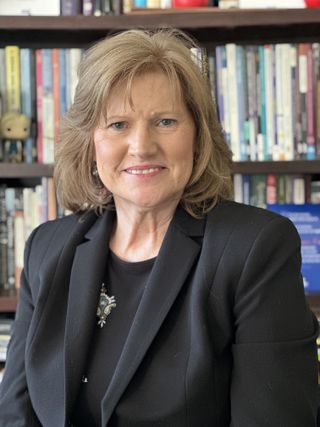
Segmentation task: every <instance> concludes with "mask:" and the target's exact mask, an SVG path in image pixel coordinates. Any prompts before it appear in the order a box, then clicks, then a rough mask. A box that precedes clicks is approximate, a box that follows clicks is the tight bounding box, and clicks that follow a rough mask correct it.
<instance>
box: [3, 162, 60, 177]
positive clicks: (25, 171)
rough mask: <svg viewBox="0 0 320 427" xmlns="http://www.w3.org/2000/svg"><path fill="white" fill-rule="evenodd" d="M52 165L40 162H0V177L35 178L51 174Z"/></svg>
mask: <svg viewBox="0 0 320 427" xmlns="http://www.w3.org/2000/svg"><path fill="white" fill-rule="evenodd" d="M52 174H53V165H45V164H40V163H32V164H27V163H0V178H31V177H33V178H37V177H39V178H40V177H42V176H48V177H50V176H52Z"/></svg>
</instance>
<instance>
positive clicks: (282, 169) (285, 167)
mask: <svg viewBox="0 0 320 427" xmlns="http://www.w3.org/2000/svg"><path fill="white" fill-rule="evenodd" d="M233 172H234V173H242V174H258V173H277V174H279V173H285V174H290V173H292V174H296V173H304V174H308V173H309V174H320V160H293V161H290V162H289V161H279V162H276V161H267V162H235V163H234V164H233Z"/></svg>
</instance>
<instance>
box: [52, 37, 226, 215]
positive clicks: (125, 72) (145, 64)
mask: <svg viewBox="0 0 320 427" xmlns="http://www.w3.org/2000/svg"><path fill="white" fill-rule="evenodd" d="M197 47H198V46H197V45H196V43H195V42H194V41H193V40H192V38H191V37H189V36H188V35H187V34H186V33H184V32H182V31H180V30H176V29H157V30H152V31H151V30H128V31H124V32H122V33H118V34H116V35H112V36H108V37H107V38H105V39H103V40H101V41H99V42H97V43H95V44H94V45H93V46H92V47H90V48H89V49H88V50H87V51H86V52H85V53H84V55H83V58H82V60H81V62H80V65H79V69H78V84H77V87H76V91H75V97H74V102H73V104H72V106H71V107H70V109H69V111H68V112H67V113H66V115H65V116H64V118H63V119H62V121H61V126H60V135H59V142H58V144H56V152H55V167H54V177H55V182H56V187H57V193H58V199H59V202H60V203H61V205H62V206H63V207H65V208H66V209H69V210H71V211H73V212H76V211H79V210H86V209H96V210H97V211H98V212H101V211H102V210H103V209H105V208H107V207H108V206H111V205H112V204H113V199H112V195H110V193H109V192H108V190H107V189H105V188H104V187H103V184H102V182H101V181H100V179H99V177H98V176H97V175H96V174H94V173H93V168H94V164H95V162H94V158H95V156H94V143H93V133H94V130H95V128H96V127H97V126H98V124H99V122H100V120H101V118H102V117H104V116H106V114H107V110H108V96H109V94H110V91H111V90H112V88H114V87H115V86H117V85H119V84H121V85H123V84H124V85H125V87H126V93H127V96H128V99H129V101H130V99H131V88H132V83H133V81H134V78H135V77H136V76H138V75H139V76H140V75H142V74H143V73H147V72H152V71H158V70H160V71H162V72H163V73H164V74H165V75H166V76H167V77H168V80H169V82H170V84H171V85H172V90H173V91H174V93H175V94H177V96H181V97H182V100H183V101H184V102H185V104H186V106H187V108H188V109H189V111H190V113H191V115H192V118H193V120H194V123H195V126H196V139H195V144H194V161H193V170H192V174H191V177H190V180H189V182H188V184H187V185H186V187H185V189H184V192H183V194H182V197H181V201H180V203H181V204H182V206H183V207H184V208H185V209H186V210H187V211H188V212H189V213H190V214H191V215H193V216H195V217H200V216H202V215H203V214H204V213H206V212H208V211H210V210H211V209H212V208H213V207H214V206H215V204H216V203H217V202H218V201H219V200H221V199H229V198H231V196H232V181H231V157H232V156H231V152H230V150H229V148H228V146H227V144H226V142H225V140H224V136H223V131H222V128H221V125H220V123H219V120H218V117H217V111H216V107H215V105H214V102H213V100H212V95H211V90H210V84H209V80H208V76H207V75H206V73H203V72H202V71H201V68H200V67H199V64H197V63H196V62H197V61H196V54H195V53H194V52H195V49H194V48H197ZM131 101H132V100H131Z"/></svg>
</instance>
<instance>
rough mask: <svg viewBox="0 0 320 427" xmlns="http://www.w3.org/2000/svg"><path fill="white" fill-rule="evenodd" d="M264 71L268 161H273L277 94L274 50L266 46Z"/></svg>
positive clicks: (270, 46)
mask: <svg viewBox="0 0 320 427" xmlns="http://www.w3.org/2000/svg"><path fill="white" fill-rule="evenodd" d="M264 70H265V88H266V125H267V160H272V157H273V156H272V151H273V149H274V146H275V102H274V99H275V93H274V84H273V81H274V48H273V46H272V45H266V46H264Z"/></svg>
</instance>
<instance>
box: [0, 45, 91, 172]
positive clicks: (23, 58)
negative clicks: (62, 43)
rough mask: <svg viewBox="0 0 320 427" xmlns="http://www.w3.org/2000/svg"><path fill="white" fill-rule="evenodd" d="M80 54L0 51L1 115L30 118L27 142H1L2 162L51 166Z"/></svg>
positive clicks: (73, 50)
mask: <svg viewBox="0 0 320 427" xmlns="http://www.w3.org/2000/svg"><path fill="white" fill-rule="evenodd" d="M82 52H83V50H82V49H79V48H70V49H65V48H59V49H58V48H54V49H28V48H21V49H20V48H19V47H18V46H6V47H4V48H1V49H0V94H1V111H2V114H4V113H6V112H11V111H14V112H21V113H23V114H25V115H26V116H27V117H29V118H30V119H31V131H30V137H29V138H28V139H27V140H26V141H22V143H21V141H20V142H19V143H17V142H16V141H2V146H1V149H0V160H1V161H3V162H19V161H23V162H26V163H33V162H36V161H37V162H39V163H48V164H50V163H53V161H54V143H55V141H56V140H57V135H58V127H59V121H60V117H61V116H63V114H64V113H65V112H66V111H67V109H68V108H69V107H70V105H71V103H72V100H73V96H74V91H75V86H76V84H77V80H78V77H77V68H78V64H79V61H80V58H81V55H82ZM21 151H22V152H21Z"/></svg>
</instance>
